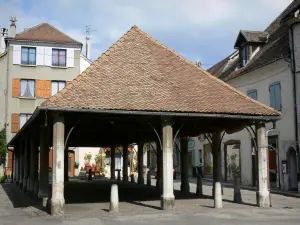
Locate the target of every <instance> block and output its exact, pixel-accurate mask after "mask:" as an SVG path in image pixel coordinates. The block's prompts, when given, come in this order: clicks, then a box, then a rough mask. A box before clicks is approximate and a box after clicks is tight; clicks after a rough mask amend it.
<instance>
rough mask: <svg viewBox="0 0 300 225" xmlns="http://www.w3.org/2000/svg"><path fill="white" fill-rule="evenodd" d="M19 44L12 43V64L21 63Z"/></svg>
mask: <svg viewBox="0 0 300 225" xmlns="http://www.w3.org/2000/svg"><path fill="white" fill-rule="evenodd" d="M21 54H22V53H21V46H20V45H13V64H21Z"/></svg>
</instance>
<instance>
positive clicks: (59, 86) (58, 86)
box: [51, 81, 66, 96]
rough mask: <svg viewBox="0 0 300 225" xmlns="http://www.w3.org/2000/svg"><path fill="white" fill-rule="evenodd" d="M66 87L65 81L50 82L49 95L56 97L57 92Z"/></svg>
mask: <svg viewBox="0 0 300 225" xmlns="http://www.w3.org/2000/svg"><path fill="white" fill-rule="evenodd" d="M65 86H66V82H65V81H52V88H51V95H52V96H53V95H56V94H57V93H58V92H59V91H61V90H62V89H64V87H65Z"/></svg>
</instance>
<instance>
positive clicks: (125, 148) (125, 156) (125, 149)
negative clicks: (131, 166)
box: [123, 144, 128, 182]
mask: <svg viewBox="0 0 300 225" xmlns="http://www.w3.org/2000/svg"><path fill="white" fill-rule="evenodd" d="M123 182H128V145H127V144H123Z"/></svg>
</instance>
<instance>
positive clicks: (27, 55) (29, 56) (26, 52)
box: [21, 47, 36, 65]
mask: <svg viewBox="0 0 300 225" xmlns="http://www.w3.org/2000/svg"><path fill="white" fill-rule="evenodd" d="M21 64H24V65H36V49H35V48H28V47H22V55H21Z"/></svg>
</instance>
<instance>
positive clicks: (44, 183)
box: [38, 126, 50, 207]
mask: <svg viewBox="0 0 300 225" xmlns="http://www.w3.org/2000/svg"><path fill="white" fill-rule="evenodd" d="M49 146H50V144H49V127H44V126H42V127H41V128H40V177H39V191H38V198H39V201H40V202H41V204H42V205H43V206H44V207H46V206H47V201H48V198H49Z"/></svg>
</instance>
